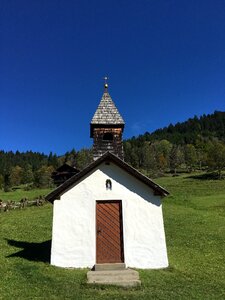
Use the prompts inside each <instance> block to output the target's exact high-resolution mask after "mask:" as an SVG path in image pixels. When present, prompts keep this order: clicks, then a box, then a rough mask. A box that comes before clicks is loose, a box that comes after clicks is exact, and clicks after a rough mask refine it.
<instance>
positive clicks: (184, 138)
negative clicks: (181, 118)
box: [133, 111, 225, 144]
mask: <svg viewBox="0 0 225 300" xmlns="http://www.w3.org/2000/svg"><path fill="white" fill-rule="evenodd" d="M213 138H218V139H219V140H222V141H225V112H222V111H215V112H214V113H213V114H208V115H205V114H204V115H202V116H201V117H197V116H194V118H190V119H188V120H187V121H185V122H182V123H176V124H175V125H172V124H170V125H169V126H168V127H164V128H161V129H157V130H156V131H154V132H152V133H149V132H146V133H145V134H143V135H140V136H139V137H137V139H138V140H139V141H155V140H163V139H166V140H168V141H170V142H171V143H173V144H195V143H196V141H197V140H199V139H203V140H211V139H213ZM133 139H134V138H133Z"/></svg>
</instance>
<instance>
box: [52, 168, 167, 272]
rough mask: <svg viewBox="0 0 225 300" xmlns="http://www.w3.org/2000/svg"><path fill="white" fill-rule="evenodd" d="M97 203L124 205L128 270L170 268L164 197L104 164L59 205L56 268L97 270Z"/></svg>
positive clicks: (54, 253) (55, 229)
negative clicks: (110, 201) (115, 201)
mask: <svg viewBox="0 0 225 300" xmlns="http://www.w3.org/2000/svg"><path fill="white" fill-rule="evenodd" d="M106 179H111V181H112V190H106V187H105V181H106ZM96 200H122V210H123V237H124V258H125V264H126V266H127V267H135V268H143V269H144V268H163V267H167V266H168V259H167V251H166V242H165V234H164V225H163V216H162V206H161V200H160V197H158V196H155V195H154V194H153V192H152V190H151V189H150V188H149V187H147V186H146V185H145V184H143V183H142V182H140V181H139V180H137V179H135V178H134V177H133V176H131V175H129V174H128V173H126V172H125V171H124V170H122V169H121V168H119V167H117V166H116V165H114V164H113V163H110V166H108V165H105V164H104V163H103V164H101V165H100V166H99V167H98V168H97V169H95V170H94V171H92V172H91V173H90V174H88V175H87V176H86V177H85V178H82V181H81V182H78V183H76V185H75V186H74V187H72V188H71V189H70V190H68V191H67V192H65V193H64V194H63V195H62V196H61V199H60V200H55V201H54V211H53V233H52V250H51V264H53V265H56V266H60V267H75V268H85V267H89V268H92V267H93V266H94V265H95V263H96V221H95V217H96Z"/></svg>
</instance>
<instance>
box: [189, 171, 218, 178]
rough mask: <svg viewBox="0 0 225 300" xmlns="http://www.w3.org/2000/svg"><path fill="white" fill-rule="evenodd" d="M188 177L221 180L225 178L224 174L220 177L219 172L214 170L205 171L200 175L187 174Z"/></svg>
mask: <svg viewBox="0 0 225 300" xmlns="http://www.w3.org/2000/svg"><path fill="white" fill-rule="evenodd" d="M186 178H191V179H199V180H219V179H224V176H222V177H220V176H219V174H218V173H216V172H212V173H204V174H199V175H191V176H187V177H186Z"/></svg>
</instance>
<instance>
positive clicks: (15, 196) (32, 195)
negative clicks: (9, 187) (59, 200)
mask: <svg viewBox="0 0 225 300" xmlns="http://www.w3.org/2000/svg"><path fill="white" fill-rule="evenodd" d="M50 191H51V189H33V190H30V191H25V190H24V189H23V188H21V189H17V190H15V191H10V192H7V193H6V192H4V191H3V190H0V199H1V200H3V201H7V200H13V201H19V200H21V199H22V198H28V199H29V200H33V199H37V198H38V197H39V196H45V195H47V194H48V193H49V192H50Z"/></svg>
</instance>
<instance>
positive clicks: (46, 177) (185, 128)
mask: <svg viewBox="0 0 225 300" xmlns="http://www.w3.org/2000/svg"><path fill="white" fill-rule="evenodd" d="M124 154H125V161H126V162H127V163H129V164H131V165H132V166H133V167H135V168H137V169H139V170H140V171H142V172H144V173H145V174H146V175H148V176H150V177H156V176H161V175H164V174H165V173H169V172H170V173H175V174H176V173H177V172H178V171H182V172H190V171H193V170H206V171H216V172H217V174H218V175H219V177H221V176H222V170H224V169H225V112H219V111H215V112H214V113H213V114H211V115H203V116H201V117H199V118H198V117H194V118H192V119H189V120H187V121H186V122H183V123H177V124H175V125H172V124H170V125H169V126H168V127H165V128H163V129H158V130H156V131H155V132H153V133H149V132H146V133H145V134H143V135H140V136H138V137H133V138H131V139H128V140H125V141H124ZM91 161H92V150H91V149H82V150H80V151H76V150H74V149H73V150H72V151H68V152H66V153H65V154H64V155H62V156H57V155H56V154H53V153H50V154H49V155H45V154H43V153H37V152H32V151H27V152H25V153H21V152H19V151H16V152H15V153H13V152H12V151H10V152H5V151H0V188H4V190H5V191H8V190H10V188H11V187H13V186H17V185H20V184H26V185H27V187H28V188H29V187H32V186H35V187H51V186H52V184H53V182H52V178H51V174H52V172H53V171H54V170H55V169H56V168H57V167H59V166H60V165H62V164H63V163H68V164H69V165H72V166H75V167H76V168H77V169H79V170H82V169H83V168H84V167H85V166H87V165H88V164H89V163H90V162H91Z"/></svg>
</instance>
